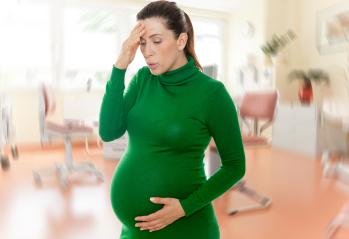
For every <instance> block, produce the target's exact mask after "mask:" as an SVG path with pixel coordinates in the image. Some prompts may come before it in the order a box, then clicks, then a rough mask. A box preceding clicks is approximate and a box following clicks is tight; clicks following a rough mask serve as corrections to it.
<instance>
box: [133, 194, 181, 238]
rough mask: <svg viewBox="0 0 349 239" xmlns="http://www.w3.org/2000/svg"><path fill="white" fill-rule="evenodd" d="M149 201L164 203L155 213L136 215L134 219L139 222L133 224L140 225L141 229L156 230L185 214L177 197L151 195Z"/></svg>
mask: <svg viewBox="0 0 349 239" xmlns="http://www.w3.org/2000/svg"><path fill="white" fill-rule="evenodd" d="M150 201H151V202H153V203H157V204H164V207H163V208H162V209H160V210H159V211H156V212H155V213H152V214H149V215H146V216H138V217H136V218H135V220H136V221H140V222H137V223H136V225H135V226H136V227H140V229H141V230H149V231H150V232H152V231H157V230H160V229H162V228H164V227H166V226H167V225H170V224H171V223H173V222H174V221H176V220H178V219H179V218H181V217H183V216H185V212H184V210H183V208H182V206H181V204H180V202H179V200H178V199H177V198H160V197H152V198H150Z"/></svg>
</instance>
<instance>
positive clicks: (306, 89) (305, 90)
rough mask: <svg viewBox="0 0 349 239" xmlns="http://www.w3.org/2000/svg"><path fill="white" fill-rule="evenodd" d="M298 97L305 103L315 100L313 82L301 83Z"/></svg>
mask: <svg viewBox="0 0 349 239" xmlns="http://www.w3.org/2000/svg"><path fill="white" fill-rule="evenodd" d="M298 98H299V101H300V102H301V104H303V105H309V104H310V103H311V102H312V101H313V87H312V86H311V84H305V83H303V84H301V86H300V87H299V91H298Z"/></svg>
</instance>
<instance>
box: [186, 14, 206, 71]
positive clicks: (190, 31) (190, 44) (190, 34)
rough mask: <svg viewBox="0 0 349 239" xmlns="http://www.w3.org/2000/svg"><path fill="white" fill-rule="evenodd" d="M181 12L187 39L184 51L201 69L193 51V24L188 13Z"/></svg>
mask: <svg viewBox="0 0 349 239" xmlns="http://www.w3.org/2000/svg"><path fill="white" fill-rule="evenodd" d="M183 13H184V16H185V21H186V25H187V34H188V41H187V44H186V46H185V48H184V52H185V55H186V56H187V57H189V56H191V57H193V59H194V63H195V65H196V66H197V67H198V68H199V69H200V70H201V71H202V66H201V64H200V63H199V60H198V57H197V56H196V53H195V46H194V28H193V24H192V23H191V20H190V18H189V16H188V14H186V13H185V12H184V11H183Z"/></svg>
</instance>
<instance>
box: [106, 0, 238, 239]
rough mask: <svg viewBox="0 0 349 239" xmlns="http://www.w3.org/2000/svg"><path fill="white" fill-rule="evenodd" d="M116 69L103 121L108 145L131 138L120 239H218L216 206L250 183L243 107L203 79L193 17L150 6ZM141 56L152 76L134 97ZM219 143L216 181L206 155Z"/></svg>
mask: <svg viewBox="0 0 349 239" xmlns="http://www.w3.org/2000/svg"><path fill="white" fill-rule="evenodd" d="M137 20H138V23H137V25H136V26H135V27H134V28H133V30H132V31H131V33H130V35H129V37H128V38H127V39H126V40H125V41H124V43H123V45H122V49H121V52H120V55H119V57H118V59H117V61H116V63H115V64H114V65H113V69H112V73H111V77H110V80H109V81H108V83H107V85H106V92H105V95H104V97H103V102H102V106H101V111H100V128H99V134H100V136H101V138H102V139H103V140H104V141H111V140H114V139H117V138H120V137H121V136H122V135H123V134H124V133H125V132H126V130H127V132H128V136H129V143H128V147H127V150H126V152H125V153H124V154H123V156H122V158H121V159H120V162H119V164H118V166H117V168H116V170H115V172H114V175H113V178H112V182H111V188H110V197H111V203H112V207H113V210H114V212H115V214H116V216H117V218H118V219H119V220H120V221H121V223H122V224H123V227H122V232H121V237H120V238H121V239H218V238H219V234H220V233H219V227H218V223H217V219H216V216H215V213H214V210H213V206H212V203H211V201H212V200H214V199H215V198H217V197H218V196H220V195H221V194H223V193H224V192H225V191H227V190H228V189H229V188H231V187H232V186H233V185H234V184H235V183H236V182H237V181H239V180H240V179H241V178H242V177H243V175H244V173H245V154H244V149H243V145H242V140H241V134H240V128H239V124H238V120H237V113H236V109H235V106H234V103H233V101H232V99H231V97H230V95H229V94H228V92H227V90H226V88H225V87H224V85H223V84H222V83H221V82H219V81H217V80H215V79H212V78H210V77H208V76H206V75H205V74H203V73H202V72H201V66H200V64H199V62H198V60H197V57H196V54H195V51H194V32H193V27H192V24H191V21H190V19H189V16H188V15H187V14H186V13H184V12H183V10H181V9H180V8H178V7H177V5H176V3H174V2H168V1H156V2H151V3H149V4H148V5H147V6H145V7H144V8H143V9H142V10H141V11H140V12H139V13H138V14H137ZM138 47H139V48H140V50H141V52H142V54H143V56H144V59H145V61H146V63H147V66H146V67H143V68H141V69H139V71H138V72H137V74H136V75H135V76H134V77H133V78H132V79H131V81H130V83H129V85H128V87H127V90H126V91H125V83H124V80H125V79H124V78H125V72H126V69H127V67H128V66H129V64H130V63H131V62H132V60H133V59H134V56H135V53H136V51H137V49H138ZM211 137H213V139H214V141H215V143H216V146H217V149H218V152H219V154H220V158H221V161H222V166H221V168H220V169H219V170H218V171H217V172H216V173H215V174H214V175H213V176H212V177H210V178H209V179H207V178H206V176H205V171H204V162H203V160H204V152H205V149H206V148H207V146H208V144H209V142H210V140H211Z"/></svg>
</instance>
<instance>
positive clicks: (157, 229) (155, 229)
mask: <svg viewBox="0 0 349 239" xmlns="http://www.w3.org/2000/svg"><path fill="white" fill-rule="evenodd" d="M166 226H167V225H162V226H159V227H157V228H153V229H150V230H149V232H153V231H159V230H161V229H163V228H164V227H166Z"/></svg>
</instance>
